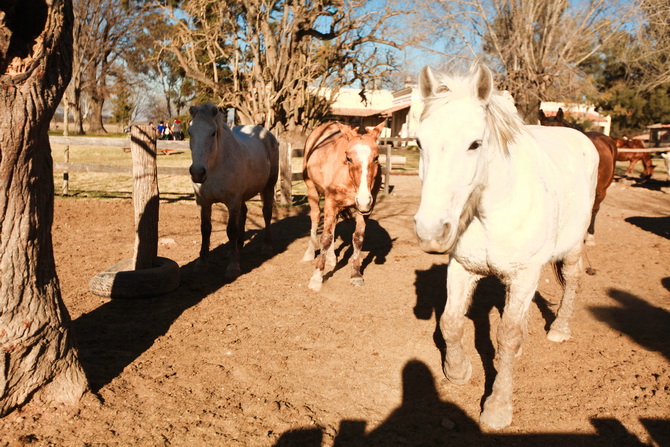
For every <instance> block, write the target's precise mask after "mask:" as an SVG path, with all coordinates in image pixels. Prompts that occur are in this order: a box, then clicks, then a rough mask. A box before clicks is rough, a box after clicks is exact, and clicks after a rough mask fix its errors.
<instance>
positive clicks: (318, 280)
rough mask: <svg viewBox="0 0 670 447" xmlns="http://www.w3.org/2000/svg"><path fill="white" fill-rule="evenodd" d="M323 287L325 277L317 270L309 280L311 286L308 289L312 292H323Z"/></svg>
mask: <svg viewBox="0 0 670 447" xmlns="http://www.w3.org/2000/svg"><path fill="white" fill-rule="evenodd" d="M322 285H323V275H322V273H321V270H318V269H317V270H316V271H315V272H314V274H313V275H312V277H311V278H310V279H309V284H308V285H307V287H309V288H310V289H311V290H313V291H315V292H318V291H319V290H321V286H322Z"/></svg>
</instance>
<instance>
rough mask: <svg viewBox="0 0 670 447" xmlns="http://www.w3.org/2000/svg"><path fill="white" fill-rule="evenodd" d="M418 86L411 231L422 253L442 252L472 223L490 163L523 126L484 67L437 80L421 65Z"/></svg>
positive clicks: (499, 155) (505, 148)
mask: <svg viewBox="0 0 670 447" xmlns="http://www.w3.org/2000/svg"><path fill="white" fill-rule="evenodd" d="M419 85H420V90H421V94H422V95H423V99H424V111H423V113H422V116H421V123H420V125H419V128H418V129H417V133H416V135H417V142H418V144H419V147H420V148H421V159H420V166H419V175H420V177H421V180H422V182H423V186H422V191H421V204H420V206H419V211H418V212H417V213H416V215H415V216H414V228H415V231H416V234H417V236H418V238H419V246H420V247H421V249H423V250H424V251H427V252H432V253H445V252H450V251H451V250H452V249H453V248H454V246H455V244H456V242H457V240H458V236H459V235H460V233H461V232H462V231H463V229H464V228H465V227H467V225H468V224H469V223H470V222H471V220H472V217H473V215H474V213H475V211H476V207H477V205H478V202H479V196H480V192H481V190H482V188H483V186H484V184H485V183H484V182H485V179H486V176H487V175H488V165H489V159H491V157H494V156H497V157H503V156H505V155H506V154H507V147H508V144H511V142H512V141H514V138H515V135H516V132H518V128H519V126H522V124H520V123H521V121H520V118H518V114H516V109H514V105H513V104H512V103H511V102H510V101H509V99H508V98H505V97H504V96H503V95H502V94H500V93H497V92H494V86H493V75H492V73H491V71H490V70H489V69H488V68H487V67H485V66H483V65H479V64H476V65H474V66H473V69H471V71H470V74H469V75H467V76H454V77H443V78H440V79H439V80H436V78H435V77H434V75H433V73H432V71H431V70H430V68H428V67H425V68H424V69H423V71H422V72H421V76H420V80H419ZM493 149H500V150H498V151H494V150H493ZM494 152H495V154H494Z"/></svg>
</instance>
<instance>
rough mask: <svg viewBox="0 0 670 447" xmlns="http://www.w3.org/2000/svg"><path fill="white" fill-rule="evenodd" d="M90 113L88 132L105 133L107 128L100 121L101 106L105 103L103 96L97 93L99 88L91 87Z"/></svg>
mask: <svg viewBox="0 0 670 447" xmlns="http://www.w3.org/2000/svg"><path fill="white" fill-rule="evenodd" d="M90 93H91V95H90V99H91V114H90V115H89V117H88V132H89V133H107V129H105V126H104V125H103V123H102V108H103V107H104V104H105V98H104V96H103V95H101V94H100V93H99V88H93V89H91V92H90Z"/></svg>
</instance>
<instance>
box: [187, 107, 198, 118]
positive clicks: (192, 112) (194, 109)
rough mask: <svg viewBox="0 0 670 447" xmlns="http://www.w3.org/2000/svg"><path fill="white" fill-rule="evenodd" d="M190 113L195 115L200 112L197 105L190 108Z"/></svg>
mask: <svg viewBox="0 0 670 447" xmlns="http://www.w3.org/2000/svg"><path fill="white" fill-rule="evenodd" d="M188 113H190V114H191V117H194V116H195V114H196V113H198V108H197V107H196V106H191V107H189V108H188Z"/></svg>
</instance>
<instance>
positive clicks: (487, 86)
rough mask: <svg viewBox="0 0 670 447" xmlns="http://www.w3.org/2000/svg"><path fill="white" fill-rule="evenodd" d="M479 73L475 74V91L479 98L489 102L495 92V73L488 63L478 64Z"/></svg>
mask: <svg viewBox="0 0 670 447" xmlns="http://www.w3.org/2000/svg"><path fill="white" fill-rule="evenodd" d="M476 70H477V74H476V75H475V91H476V93H477V98H479V99H480V100H481V101H484V102H488V101H489V99H490V98H491V95H492V94H493V73H491V69H489V67H487V66H486V65H482V64H477V68H476Z"/></svg>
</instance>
